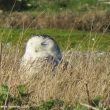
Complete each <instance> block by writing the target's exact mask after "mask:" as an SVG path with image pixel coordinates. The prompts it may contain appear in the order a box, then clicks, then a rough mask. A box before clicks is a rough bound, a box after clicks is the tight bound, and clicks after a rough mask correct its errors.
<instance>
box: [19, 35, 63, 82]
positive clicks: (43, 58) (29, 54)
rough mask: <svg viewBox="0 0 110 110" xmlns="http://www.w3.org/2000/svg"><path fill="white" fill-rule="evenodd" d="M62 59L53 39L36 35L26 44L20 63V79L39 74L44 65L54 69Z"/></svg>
mask: <svg viewBox="0 0 110 110" xmlns="http://www.w3.org/2000/svg"><path fill="white" fill-rule="evenodd" d="M61 58H62V55H61V51H60V48H59V46H58V45H57V43H56V42H55V40H54V39H53V38H51V37H50V36H48V35H36V36H33V37H32V38H30V39H29V40H28V42H27V44H26V49H25V53H24V55H23V57H22V61H21V65H20V66H21V69H24V71H25V72H22V75H21V77H22V78H23V80H24V76H25V78H26V79H28V78H30V77H32V76H33V75H35V74H36V73H40V72H41V71H42V70H43V68H44V66H46V64H47V63H48V64H50V65H52V68H53V69H54V68H55V67H56V66H57V65H58V64H59V62H60V60H61Z"/></svg>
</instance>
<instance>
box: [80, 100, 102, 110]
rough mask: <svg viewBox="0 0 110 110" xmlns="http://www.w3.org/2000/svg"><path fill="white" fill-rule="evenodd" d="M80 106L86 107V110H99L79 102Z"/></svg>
mask: <svg viewBox="0 0 110 110" xmlns="http://www.w3.org/2000/svg"><path fill="white" fill-rule="evenodd" d="M80 105H82V106H84V107H87V108H89V109H92V110H100V109H98V108H96V107H93V106H91V105H88V104H84V103H81V102H80Z"/></svg>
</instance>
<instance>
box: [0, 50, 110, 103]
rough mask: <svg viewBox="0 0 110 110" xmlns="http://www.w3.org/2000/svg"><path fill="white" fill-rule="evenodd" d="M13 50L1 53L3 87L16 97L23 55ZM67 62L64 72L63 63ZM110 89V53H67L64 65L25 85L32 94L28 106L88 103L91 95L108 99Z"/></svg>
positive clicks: (43, 70) (47, 71) (0, 79)
mask: <svg viewBox="0 0 110 110" xmlns="http://www.w3.org/2000/svg"><path fill="white" fill-rule="evenodd" d="M10 50H11V51H10ZM10 50H9V51H8V52H6V51H5V48H3V51H2V58H1V68H0V84H6V85H7V86H8V87H9V93H10V94H12V95H16V96H17V95H18V93H17V91H16V87H17V86H18V85H19V84H20V79H19V71H18V70H19V62H20V58H21V57H20V56H21V52H20V51H19V48H16V49H15V48H14V49H12V48H11V49H10ZM67 61H68V65H67V68H66V69H65V68H64V63H65V62H67ZM45 68H46V67H45ZM53 73H54V74H53ZM20 74H21V73H20ZM109 85H110V53H106V52H81V51H78V50H77V51H75V50H70V51H65V52H64V54H63V61H62V62H61V64H60V65H59V66H58V67H57V68H56V70H55V71H53V72H51V71H50V70H49V68H47V69H42V72H41V73H39V74H38V75H36V77H34V78H33V79H32V80H30V81H29V82H28V83H27V84H26V87H27V89H28V93H29V96H28V102H27V103H28V104H40V103H41V102H42V101H46V100H48V99H50V98H54V99H60V100H63V101H65V102H66V103H72V104H73V103H75V102H77V101H81V100H84V99H87V98H88V93H89V97H90V98H94V97H96V96H101V97H102V98H103V99H106V98H107V97H108V96H109V94H110V87H109ZM87 89H88V90H87ZM87 91H88V92H87Z"/></svg>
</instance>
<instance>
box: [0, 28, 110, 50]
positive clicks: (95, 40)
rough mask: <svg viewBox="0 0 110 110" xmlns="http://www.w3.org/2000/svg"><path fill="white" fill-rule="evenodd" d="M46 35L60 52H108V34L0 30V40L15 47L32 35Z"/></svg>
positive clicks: (41, 30)
mask: <svg viewBox="0 0 110 110" xmlns="http://www.w3.org/2000/svg"><path fill="white" fill-rule="evenodd" d="M37 34H47V35H50V36H52V37H53V38H54V39H55V40H56V41H57V42H58V44H59V45H60V47H61V49H62V50H65V49H67V47H68V48H69V49H70V48H78V49H80V50H88V49H93V50H99V51H109V50H110V45H109V44H110V37H109V36H110V34H109V33H95V32H84V31H76V30H66V29H55V28H53V29H35V28H30V29H17V28H16V29H13V28H12V29H10V28H0V36H1V37H0V39H1V40H2V41H3V42H5V43H10V44H12V45H16V44H17V43H18V42H22V43H23V42H26V40H27V39H29V38H30V37H31V36H33V35H37Z"/></svg>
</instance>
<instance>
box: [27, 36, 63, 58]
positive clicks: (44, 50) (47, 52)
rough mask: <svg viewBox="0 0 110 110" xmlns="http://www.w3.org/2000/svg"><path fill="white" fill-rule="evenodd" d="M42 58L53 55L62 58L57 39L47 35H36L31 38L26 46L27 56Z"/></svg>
mask: <svg viewBox="0 0 110 110" xmlns="http://www.w3.org/2000/svg"><path fill="white" fill-rule="evenodd" d="M26 55H29V56H30V57H33V58H34V59H35V58H42V57H48V56H52V57H54V58H58V59H60V57H61V53H60V49H59V47H58V45H57V44H56V43H55V41H54V40H53V39H51V38H49V37H47V36H35V37H32V38H31V39H29V41H28V42H27V46H26V52H25V56H26Z"/></svg>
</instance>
